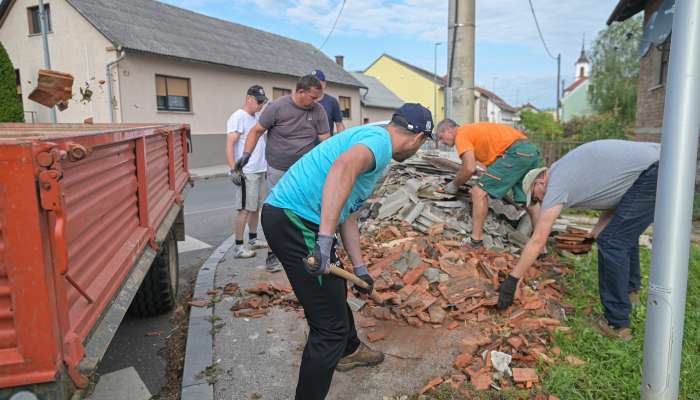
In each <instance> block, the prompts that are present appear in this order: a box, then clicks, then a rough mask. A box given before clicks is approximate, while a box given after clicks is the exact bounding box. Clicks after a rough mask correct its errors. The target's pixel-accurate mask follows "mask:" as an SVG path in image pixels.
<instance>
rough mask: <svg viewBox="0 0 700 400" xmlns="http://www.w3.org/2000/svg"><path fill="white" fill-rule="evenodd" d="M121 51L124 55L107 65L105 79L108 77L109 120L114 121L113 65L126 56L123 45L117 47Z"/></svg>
mask: <svg viewBox="0 0 700 400" xmlns="http://www.w3.org/2000/svg"><path fill="white" fill-rule="evenodd" d="M117 51H121V53H122V55H121V56H119V57H117V59H116V60H113V61H110V62H109V63H107V65H106V67H105V79H107V106H108V107H109V122H110V123H112V124H113V123H114V104H115V101H114V95H113V90H112V67H113V66H115V65H116V64H118V63H119V61H121V60H123V59H124V57H126V50H124V49H122V47H121V46H119V48H118V49H117Z"/></svg>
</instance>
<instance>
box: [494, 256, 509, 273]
mask: <svg viewBox="0 0 700 400" xmlns="http://www.w3.org/2000/svg"><path fill="white" fill-rule="evenodd" d="M493 265H494V267H495V268H496V269H497V270H499V271H504V270H507V269H508V261H506V259H505V258H504V257H496V258H494V259H493Z"/></svg>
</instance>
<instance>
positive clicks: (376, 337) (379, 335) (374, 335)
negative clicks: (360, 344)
mask: <svg viewBox="0 0 700 400" xmlns="http://www.w3.org/2000/svg"><path fill="white" fill-rule="evenodd" d="M386 336H387V333H386V332H384V331H376V332H370V333H368V334H367V340H369V342H370V343H374V342H378V341H380V340H384V339H385V338H386Z"/></svg>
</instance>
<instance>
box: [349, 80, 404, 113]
mask: <svg viewBox="0 0 700 400" xmlns="http://www.w3.org/2000/svg"><path fill="white" fill-rule="evenodd" d="M350 75H352V76H353V77H354V78H355V79H357V80H358V81H360V82H361V83H362V84H363V85H365V86H366V87H367V91H366V92H365V91H360V93H362V96H361V97H360V99H361V100H362V104H364V105H365V106H367V107H380V108H389V109H397V108H399V107H401V106H402V105H403V103H404V102H403V100H401V99H400V98H399V96H397V95H396V94H394V92H392V91H391V90H389V88H387V87H386V86H384V84H382V83H381V82H380V81H379V79H377V78H375V77H373V76H369V75H365V74H363V73H362V72H350Z"/></svg>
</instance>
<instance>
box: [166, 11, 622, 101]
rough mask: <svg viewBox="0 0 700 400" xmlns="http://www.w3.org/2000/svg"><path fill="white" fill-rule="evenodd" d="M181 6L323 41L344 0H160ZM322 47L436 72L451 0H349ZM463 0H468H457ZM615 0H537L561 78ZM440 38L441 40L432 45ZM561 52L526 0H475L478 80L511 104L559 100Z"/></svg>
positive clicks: (358, 61)
mask: <svg viewBox="0 0 700 400" xmlns="http://www.w3.org/2000/svg"><path fill="white" fill-rule="evenodd" d="M161 1H164V2H165V3H169V4H172V5H175V6H178V7H182V8H186V9H189V10H192V11H195V12H199V13H202V14H206V15H209V16H212V17H216V18H221V19H225V20H229V21H232V22H235V23H239V24H242V25H247V26H251V27H254V28H257V29H261V30H265V31H268V32H272V33H276V34H279V35H283V36H286V37H290V38H293V39H297V40H301V41H304V42H307V43H310V44H312V45H314V46H316V47H318V46H321V44H322V43H323V42H324V40H325V39H326V37H328V34H329V32H330V31H331V27H332V25H333V22H334V21H335V19H336V16H337V15H338V12H339V10H340V8H341V5H342V3H343V0H161ZM345 1H346V3H345V7H344V9H343V12H342V14H340V18H339V20H338V24H337V26H336V28H335V30H334V32H333V34H332V35H331V36H330V38H329V39H328V41H327V42H326V44H325V46H324V47H323V48H322V49H321V50H322V51H323V52H324V53H325V54H326V55H327V56H328V57H330V58H331V59H334V56H336V55H343V56H345V68H346V69H348V70H352V71H362V70H364V69H365V68H367V67H368V66H369V65H370V64H371V63H372V62H373V61H374V60H375V59H377V57H379V56H380V55H381V54H382V53H387V54H390V55H392V56H394V57H396V58H399V59H401V60H404V61H406V62H409V63H411V64H414V65H417V66H419V67H421V68H424V69H426V70H428V71H433V70H434V68H435V54H436V53H435V50H436V49H437V73H438V75H444V74H445V73H446V70H447V19H448V16H447V14H448V11H447V4H448V1H447V0H345ZM460 1H463V0H460ZM617 2H618V0H532V4H533V7H534V9H535V12H536V14H537V18H538V21H539V23H540V27H541V28H542V33H543V35H544V39H545V41H546V43H547V46H548V47H549V49H550V51H551V53H552V54H553V55H554V56H556V55H557V54H559V53H560V54H561V57H562V67H561V70H562V79H564V80H565V82H566V85H568V84H570V83H572V82H573V79H574V71H575V69H574V63H575V62H576V60H577V59H578V57H579V54H580V52H581V45H582V42H583V38H584V36H585V43H586V49H590V47H591V46H592V43H593V41H594V40H595V37H596V36H597V34H598V32H599V31H600V30H602V29H604V28H605V27H606V25H605V21H606V20H607V19H608V17H609V15H610V13H611V12H612V10H613V9H614V8H615V5H616V4H617ZM435 43H440V45H437V46H436V45H435ZM556 73H557V65H556V60H553V59H552V58H550V57H549V56H548V55H547V53H546V52H545V50H544V47H543V45H542V42H541V41H540V39H539V36H538V33H537V28H536V27H535V23H534V20H533V17H532V14H531V11H530V6H529V4H528V1H527V0H476V84H477V85H479V86H482V87H484V88H486V89H488V90H494V91H495V92H496V93H497V94H498V95H500V96H501V97H503V98H504V99H505V100H506V101H507V102H509V103H511V104H512V105H516V106H517V105H521V104H524V103H526V102H531V103H533V104H534V105H536V106H538V107H542V108H549V107H554V105H555V104H556Z"/></svg>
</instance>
